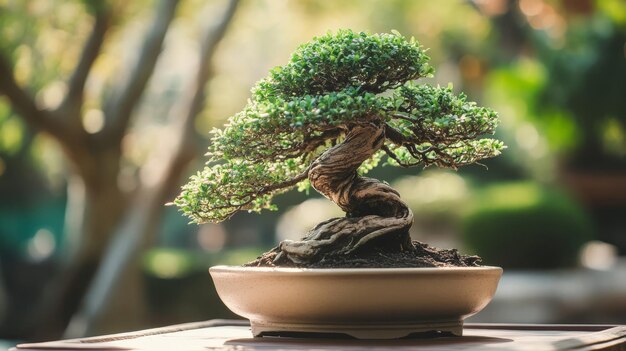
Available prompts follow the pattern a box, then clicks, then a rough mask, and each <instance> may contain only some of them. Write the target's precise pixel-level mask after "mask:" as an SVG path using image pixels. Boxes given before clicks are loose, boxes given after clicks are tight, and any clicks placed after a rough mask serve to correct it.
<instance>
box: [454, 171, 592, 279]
mask: <svg viewBox="0 0 626 351" xmlns="http://www.w3.org/2000/svg"><path fill="white" fill-rule="evenodd" d="M476 199H477V203H478V205H477V206H476V207H475V208H474V209H473V210H472V211H471V212H470V213H468V214H467V215H466V216H465V218H464V219H463V224H462V228H463V229H462V233H463V235H462V238H463V241H464V243H465V244H466V245H467V246H468V248H469V249H471V250H472V251H473V253H475V254H478V255H480V256H481V257H482V258H483V260H484V262H485V263H486V264H490V265H498V266H502V267H505V268H517V269H546V268H559V267H568V266H572V265H574V264H575V263H576V260H577V257H578V252H579V250H580V248H581V246H582V245H583V244H584V243H585V242H587V241H588V240H591V239H592V238H593V230H592V226H591V224H590V223H591V222H590V219H589V218H588V216H587V215H586V213H585V212H584V211H583V210H582V209H581V208H580V206H578V205H577V204H576V203H575V202H574V201H573V200H572V199H570V198H569V197H567V196H565V195H564V194H562V193H561V192H558V191H555V190H550V189H546V188H544V187H541V186H539V185H537V184H533V183H509V184H499V185H495V186H490V187H487V188H485V189H483V190H482V192H481V193H479V194H478V196H477V197H476Z"/></svg>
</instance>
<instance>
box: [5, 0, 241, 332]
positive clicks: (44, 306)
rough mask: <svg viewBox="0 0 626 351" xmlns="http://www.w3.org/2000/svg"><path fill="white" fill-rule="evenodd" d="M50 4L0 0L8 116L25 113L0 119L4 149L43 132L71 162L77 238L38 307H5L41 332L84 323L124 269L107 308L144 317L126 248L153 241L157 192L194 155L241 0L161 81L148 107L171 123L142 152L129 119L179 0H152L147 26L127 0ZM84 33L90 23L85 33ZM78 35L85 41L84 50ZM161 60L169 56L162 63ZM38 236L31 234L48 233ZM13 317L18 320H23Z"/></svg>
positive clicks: (165, 189)
mask: <svg viewBox="0 0 626 351" xmlns="http://www.w3.org/2000/svg"><path fill="white" fill-rule="evenodd" d="M53 5H54V4H52V3H49V2H28V3H26V2H11V3H10V4H8V6H7V7H8V9H9V10H10V12H9V11H7V12H4V11H3V13H2V15H3V16H2V18H1V20H2V25H1V29H2V30H3V31H4V32H3V33H2V36H3V38H6V40H3V42H2V47H1V48H0V49H1V50H2V54H3V56H0V76H2V81H1V82H0V93H1V94H2V95H3V96H4V98H5V103H4V106H3V107H4V109H5V117H4V118H7V116H6V115H7V113H6V112H9V113H8V114H10V113H15V114H17V115H18V116H19V117H21V120H19V121H20V122H16V121H18V120H15V119H10V120H8V121H5V122H4V123H3V131H4V133H7V135H8V136H9V138H10V137H12V136H13V138H14V139H16V140H10V139H9V140H8V141H7V142H6V143H5V144H8V145H5V149H6V151H8V153H9V154H11V152H12V148H13V150H18V151H20V150H27V149H29V148H31V147H34V146H33V145H31V143H29V140H28V139H27V140H25V143H23V145H19V144H20V141H19V140H17V139H18V138H19V134H20V133H23V134H32V133H42V134H44V135H45V137H47V138H49V139H50V140H52V141H54V142H55V143H56V144H57V145H59V146H60V149H61V150H62V154H63V155H64V156H65V157H64V160H63V161H61V160H56V162H59V163H60V162H63V163H64V164H65V165H66V167H67V168H68V169H67V170H65V171H64V174H63V176H64V177H65V179H66V183H67V185H66V186H67V191H68V195H67V206H66V214H65V223H64V232H65V233H64V235H65V236H66V238H76V242H71V243H68V244H75V245H76V247H75V248H72V247H68V246H69V245H66V249H65V250H63V255H64V256H65V257H64V259H63V260H62V261H63V262H62V263H61V264H60V265H59V270H58V272H55V273H56V275H57V277H56V278H55V279H52V280H50V281H49V282H48V283H49V284H47V285H44V286H43V287H44V288H45V290H43V293H42V294H40V296H38V298H37V300H36V301H35V303H34V308H33V309H32V310H31V311H14V313H15V315H9V316H8V317H7V325H9V326H10V325H13V326H16V327H18V328H19V327H21V328H35V329H34V330H35V331H36V333H38V334H39V335H41V336H48V337H49V336H56V333H58V332H59V331H62V330H63V329H64V328H65V326H66V323H67V322H68V319H69V318H70V317H72V316H73V319H72V324H71V325H70V330H69V331H68V332H69V333H70V334H77V335H83V334H84V333H86V332H89V331H90V328H91V327H92V325H93V323H94V322H95V318H96V317H98V315H99V314H100V312H101V311H102V310H103V308H104V306H106V304H107V298H108V297H109V296H108V295H109V293H110V290H111V289H112V286H115V285H116V281H117V280H118V279H120V278H119V276H120V275H122V274H123V275H124V277H125V278H127V279H125V280H124V283H123V284H124V286H125V288H124V298H123V299H121V300H120V301H124V305H123V309H117V311H115V309H112V310H111V309H109V313H119V314H124V315H126V319H128V320H133V319H134V318H138V317H139V316H140V310H139V309H138V307H140V306H142V305H143V304H142V303H141V296H140V295H138V294H137V290H138V289H137V288H135V289H128V286H129V285H133V284H138V283H139V281H140V276H139V274H133V273H135V272H136V273H138V272H139V270H138V263H139V261H138V260H137V259H134V258H133V254H134V252H135V251H136V249H137V247H138V246H142V247H143V246H144V245H145V244H146V243H149V242H150V241H151V240H153V234H152V233H154V232H155V231H156V228H157V227H158V224H159V221H158V219H159V217H160V216H161V212H162V207H163V203H165V202H166V200H167V197H168V194H169V193H171V192H173V191H175V190H176V187H177V185H178V182H179V178H180V177H181V175H182V174H183V173H184V170H185V168H186V165H187V164H188V163H189V162H190V161H191V160H192V159H193V157H194V156H195V153H196V143H195V141H194V140H195V129H194V121H195V117H196V116H197V114H198V113H200V112H201V110H202V108H203V106H204V101H205V95H206V94H205V86H206V83H207V81H208V80H209V78H210V75H211V72H210V61H211V58H212V56H213V53H214V52H215V48H216V46H217V44H218V43H219V41H220V40H221V38H222V37H223V35H224V33H225V30H226V28H227V26H228V24H229V22H230V20H231V18H232V17H233V14H234V11H235V8H236V6H237V1H236V0H232V1H230V2H229V3H228V8H227V9H226V11H222V12H223V14H220V16H221V18H217V16H213V17H214V19H213V21H214V22H215V23H211V21H210V20H209V21H207V22H209V24H210V25H204V26H203V27H206V29H204V30H201V31H200V32H201V33H200V34H199V36H200V39H199V44H198V50H197V53H195V57H191V58H189V59H188V61H189V63H192V62H194V61H195V62H196V66H197V67H196V68H195V69H194V70H193V71H192V77H191V78H192V79H188V81H186V82H184V85H185V86H183V87H173V86H172V82H170V83H165V84H164V88H165V89H168V90H169V91H167V90H166V91H164V92H162V93H161V94H162V100H161V101H159V102H160V104H158V105H156V106H155V105H152V106H150V107H148V108H149V109H150V111H149V112H143V114H144V115H146V114H153V115H154V116H155V118H158V119H160V120H161V121H162V123H163V124H164V125H165V127H166V128H167V129H168V131H167V132H166V133H162V135H160V140H159V141H160V143H154V141H152V145H151V149H152V150H150V151H153V152H149V153H148V154H147V155H145V156H143V157H141V159H140V160H137V159H135V160H133V156H134V155H132V152H137V150H135V149H131V148H129V145H128V144H130V143H133V142H135V141H134V140H133V139H134V138H136V136H135V134H136V133H137V132H138V131H137V130H136V127H134V126H133V124H132V123H133V120H134V119H137V118H139V115H140V114H142V113H141V111H140V112H137V113H136V111H137V110H139V109H140V107H143V106H141V105H140V102H141V99H142V97H144V93H145V91H146V90H147V88H148V82H149V80H150V78H151V77H152V76H153V73H154V71H155V68H157V62H158V61H159V60H158V59H159V58H160V56H161V55H160V54H161V52H162V48H163V43H164V41H165V38H166V35H167V34H168V32H169V31H170V30H171V28H172V27H174V29H172V30H176V28H175V26H174V25H173V23H174V19H175V15H176V12H177V11H176V10H177V7H178V1H176V0H163V1H160V2H158V3H156V4H155V5H154V6H153V7H154V11H153V12H154V13H153V14H151V16H150V17H152V18H149V19H147V20H146V21H147V22H148V25H147V28H145V29H141V30H138V29H137V28H132V26H131V25H130V24H127V23H125V22H126V18H127V16H128V15H129V14H132V13H133V12H135V11H137V9H133V8H132V7H131V6H127V5H124V4H123V3H122V2H111V3H107V2H100V1H84V2H82V3H81V2H66V3H63V4H59V6H53ZM133 5H135V6H137V4H133ZM147 5H148V4H144V6H147ZM150 7H152V6H150ZM49 12H52V13H49ZM213 12H215V11H213ZM129 27H130V28H129ZM142 27H145V26H142ZM136 32H139V33H142V32H143V33H142V34H139V35H137V34H135V33H136ZM83 33H89V34H88V36H87V37H84V35H83ZM129 34H130V35H134V36H136V37H137V38H136V39H135V41H134V42H133V43H132V44H131V46H127V45H128V44H129V43H127V42H123V43H122V44H123V45H119V44H118V45H117V47H112V48H111V47H109V48H108V50H103V46H104V45H107V44H108V45H109V46H115V44H114V43H112V42H111V41H108V40H107V39H111V38H110V37H114V38H115V37H116V36H117V37H119V36H120V35H122V36H123V35H129ZM74 41H78V42H83V45H82V49H81V48H79V47H77V46H76V45H73V44H74V43H73V42H74ZM125 46H126V47H125ZM136 47H137V48H138V51H137V50H136V49H135V48H136ZM129 52H132V55H128V53H129ZM125 54H126V55H125ZM124 56H128V57H126V58H127V59H128V60H124ZM161 67H162V69H164V68H165V67H166V66H163V63H162V66H161ZM161 79H167V77H165V78H164V77H161ZM170 79H171V78H170ZM88 83H89V85H87V84H88ZM168 85H169V86H168ZM179 91H180V92H179ZM151 93H154V92H151ZM7 106H10V108H7ZM144 108H146V107H144ZM8 118H11V117H8ZM13 118H14V117H13ZM7 125H8V126H7ZM12 125H14V126H13V127H11V126H12ZM7 128H9V131H8V132H7V131H6V129H7ZM10 128H13V129H14V130H11V129H10ZM23 129H26V130H28V131H22V130H23ZM15 135H18V137H15ZM3 140H5V139H3ZM13 152H15V151H13ZM133 161H134V162H133ZM22 171H24V170H22ZM125 177H126V178H127V179H124V178H125ZM18 183H19V182H18ZM16 195H17V194H16ZM15 198H18V196H15ZM38 235H40V234H36V237H35V238H34V239H35V240H40V241H41V240H44V239H38V238H37V236H38ZM107 249H108V251H107ZM94 276H95V278H94ZM85 295H86V296H85ZM133 298H134V299H133ZM114 306H115V305H114ZM9 314H10V313H9ZM15 320H24V321H25V322H24V324H26V325H25V326H24V325H22V324H20V323H15ZM28 324H31V325H28ZM16 332H17V333H21V332H22V331H21V330H18V331H16Z"/></svg>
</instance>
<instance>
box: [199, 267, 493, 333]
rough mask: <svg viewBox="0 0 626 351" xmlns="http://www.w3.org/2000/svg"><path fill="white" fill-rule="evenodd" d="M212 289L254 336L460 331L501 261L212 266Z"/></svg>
mask: <svg viewBox="0 0 626 351" xmlns="http://www.w3.org/2000/svg"><path fill="white" fill-rule="evenodd" d="M210 273H211V276H212V277H213V280H214V282H215V287H216V289H217V292H218V294H219V296H220V298H221V299H222V301H223V302H224V303H225V304H226V306H227V307H228V308H230V309H231V310H232V311H233V312H235V313H237V314H238V315H241V316H243V317H245V318H248V319H249V320H250V323H251V326H252V334H253V335H254V336H262V335H275V334H286V333H296V332H299V333H302V332H305V333H306V332H315V333H343V334H348V335H350V336H353V337H356V338H359V339H393V338H400V337H403V336H407V335H409V334H412V333H416V332H426V331H444V332H451V333H452V334H454V335H459V336H460V335H462V329H463V320H464V319H465V318H467V317H469V316H471V315H473V314H475V313H477V312H479V311H480V310H481V309H483V308H484V307H485V306H486V305H487V304H488V303H489V301H490V300H491V298H492V297H493V295H494V293H495V291H496V287H497V285H498V281H499V280H500V276H501V275H502V268H499V267H488V266H483V267H450V268H380V269H378V268H356V269H343V268H342V269H300V268H260V267H239V266H237V267H235V266H216V267H212V268H211V269H210Z"/></svg>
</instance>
